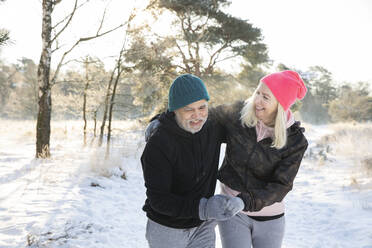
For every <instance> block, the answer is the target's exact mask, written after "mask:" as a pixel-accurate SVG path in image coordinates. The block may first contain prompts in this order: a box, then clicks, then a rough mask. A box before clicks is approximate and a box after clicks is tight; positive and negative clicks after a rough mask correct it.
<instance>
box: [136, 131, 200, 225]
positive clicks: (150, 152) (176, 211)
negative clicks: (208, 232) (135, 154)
mask: <svg viewBox="0 0 372 248" xmlns="http://www.w3.org/2000/svg"><path fill="white" fill-rule="evenodd" d="M154 138H156V137H152V138H151V139H150V140H149V142H148V143H147V144H146V147H145V149H144V152H143V154H142V157H141V163H142V170H143V176H144V180H145V187H146V195H147V199H148V203H149V204H150V206H151V208H152V209H153V210H155V211H156V212H158V213H160V214H163V215H167V216H171V217H175V218H197V219H199V201H200V199H192V198H188V197H181V196H179V195H175V194H174V193H172V182H173V180H176V179H175V178H173V177H172V167H173V166H172V160H175V159H171V158H172V156H173V157H174V156H175V154H174V153H175V152H174V150H175V149H174V148H173V149H171V147H169V146H167V144H163V145H159V144H158V142H152V141H153V140H154ZM160 144H161V143H160ZM172 150H173V151H172Z"/></svg>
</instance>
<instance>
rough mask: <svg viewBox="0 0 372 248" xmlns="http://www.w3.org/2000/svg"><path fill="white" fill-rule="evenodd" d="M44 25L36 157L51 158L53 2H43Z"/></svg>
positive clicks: (40, 64)
mask: <svg viewBox="0 0 372 248" xmlns="http://www.w3.org/2000/svg"><path fill="white" fill-rule="evenodd" d="M42 8H43V23H42V35H41V36H42V43H43V46H42V51H41V56H40V62H39V66H38V70H37V78H38V84H39V111H38V117H37V124H36V157H37V158H48V157H50V147H49V141H50V119H51V112H52V97H51V86H50V82H49V78H50V61H51V55H52V54H51V45H52V44H51V39H50V37H51V32H52V11H53V1H51V0H43V3H42Z"/></svg>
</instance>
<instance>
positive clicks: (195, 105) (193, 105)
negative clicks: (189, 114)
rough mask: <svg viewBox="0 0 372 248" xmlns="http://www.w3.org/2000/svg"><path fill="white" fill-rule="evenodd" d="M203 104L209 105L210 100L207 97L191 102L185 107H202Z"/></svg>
mask: <svg viewBox="0 0 372 248" xmlns="http://www.w3.org/2000/svg"><path fill="white" fill-rule="evenodd" d="M202 106H208V102H207V101H206V100H205V99H202V100H199V101H197V102H193V103H190V104H188V105H186V106H185V108H200V107H202Z"/></svg>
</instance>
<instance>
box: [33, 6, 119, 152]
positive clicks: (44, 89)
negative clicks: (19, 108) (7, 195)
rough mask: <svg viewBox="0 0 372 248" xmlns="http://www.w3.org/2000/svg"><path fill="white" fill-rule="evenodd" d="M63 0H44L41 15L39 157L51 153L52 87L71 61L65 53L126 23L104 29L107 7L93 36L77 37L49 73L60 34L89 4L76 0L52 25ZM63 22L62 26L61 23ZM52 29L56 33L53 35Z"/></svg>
mask: <svg viewBox="0 0 372 248" xmlns="http://www.w3.org/2000/svg"><path fill="white" fill-rule="evenodd" d="M61 1H62V0H43V1H42V9H43V18H42V51H41V56H40V62H39V67H38V73H37V77H38V83H39V110H38V118H37V124H36V157H37V158H48V157H50V150H49V142H50V120H51V112H52V98H51V93H52V92H51V89H52V87H53V85H54V84H55V83H56V82H57V78H58V74H59V72H60V70H61V67H62V66H63V65H66V64H67V63H69V62H70V61H67V62H65V59H66V56H67V55H68V54H69V53H70V52H71V51H72V50H74V49H75V48H76V47H77V46H78V45H79V44H80V43H82V42H86V41H90V40H93V39H96V38H98V37H101V36H103V35H106V34H108V33H111V32H113V31H115V30H117V29H118V28H120V27H122V26H124V25H125V23H122V24H120V25H118V26H116V27H114V28H112V29H109V30H106V31H102V27H103V23H104V19H105V14H106V9H105V11H104V13H103V16H102V19H101V22H100V25H99V27H98V29H97V32H96V34H94V35H92V36H87V37H82V38H80V39H78V40H77V41H76V42H75V43H74V44H73V45H72V46H71V47H70V49H68V50H66V51H65V52H64V53H63V55H62V57H61V59H60V61H59V63H58V65H57V68H56V70H55V72H54V75H51V73H50V67H51V58H52V53H53V52H55V51H57V50H59V49H60V48H61V47H60V46H59V43H58V37H59V36H60V35H61V34H62V33H63V32H64V31H65V30H66V28H67V27H69V26H70V24H71V20H72V19H73V17H74V16H75V14H76V11H77V10H78V9H79V8H80V7H81V6H83V5H84V4H86V3H87V2H88V1H89V0H86V1H85V2H83V3H82V4H80V5H79V4H78V0H75V3H74V6H73V8H72V11H71V12H70V13H69V14H68V15H67V16H66V17H65V18H64V19H62V20H61V21H59V22H57V24H56V25H55V26H52V13H53V10H54V8H55V7H56V5H57V4H59V3H60V2H61ZM60 25H62V27H61V28H60V29H58V27H59V26H60ZM52 33H54V36H53V37H52ZM53 44H55V48H54V49H52V45H53Z"/></svg>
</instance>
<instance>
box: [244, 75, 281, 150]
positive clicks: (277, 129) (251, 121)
mask: <svg viewBox="0 0 372 248" xmlns="http://www.w3.org/2000/svg"><path fill="white" fill-rule="evenodd" d="M261 84H262V82H260V83H259V85H258V86H257V88H256V89H255V91H254V92H253V94H252V96H251V97H249V98H248V99H247V100H246V101H245V103H244V107H243V108H242V110H241V112H240V120H241V123H242V126H243V127H244V126H247V127H255V126H256V125H257V117H256V113H255V110H254V98H255V96H256V94H257V90H258V88H260V86H261ZM275 100H276V99H275ZM286 143H287V115H286V112H285V111H284V109H283V107H282V106H281V105H280V104H279V103H278V110H277V112H276V117H275V124H274V138H273V143H272V144H271V147H274V148H276V149H280V148H283V147H284V146H285V144H286Z"/></svg>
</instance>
